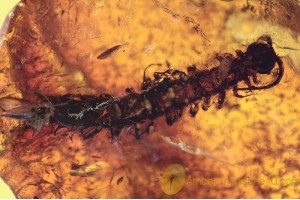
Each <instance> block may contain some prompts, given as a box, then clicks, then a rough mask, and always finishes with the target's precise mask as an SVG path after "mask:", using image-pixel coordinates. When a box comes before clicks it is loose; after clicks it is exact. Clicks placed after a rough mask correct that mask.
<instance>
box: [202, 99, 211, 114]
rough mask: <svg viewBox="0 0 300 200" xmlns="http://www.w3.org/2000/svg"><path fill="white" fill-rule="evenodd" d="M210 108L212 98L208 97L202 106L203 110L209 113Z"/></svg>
mask: <svg viewBox="0 0 300 200" xmlns="http://www.w3.org/2000/svg"><path fill="white" fill-rule="evenodd" d="M209 107H210V96H206V97H205V99H204V103H203V105H202V110H204V111H207V110H208V108H209Z"/></svg>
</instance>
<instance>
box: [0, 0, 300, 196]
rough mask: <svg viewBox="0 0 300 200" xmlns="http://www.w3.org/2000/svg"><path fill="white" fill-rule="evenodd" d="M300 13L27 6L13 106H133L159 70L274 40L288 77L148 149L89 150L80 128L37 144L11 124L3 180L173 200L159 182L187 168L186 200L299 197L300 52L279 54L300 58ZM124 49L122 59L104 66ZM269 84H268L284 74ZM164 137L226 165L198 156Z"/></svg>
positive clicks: (102, 137) (188, 4)
mask: <svg viewBox="0 0 300 200" xmlns="http://www.w3.org/2000/svg"><path fill="white" fill-rule="evenodd" d="M299 13H300V7H299V5H298V3H297V1H293V0H289V1H287V0H280V1H279V0H278V1H272V0H261V1H248V3H247V1H246V0H245V1H244V0H237V1H225V0H224V1H222V0H211V1H210V0H176V1H171V0H161V1H158V0H152V1H150V0H142V1H137V0H119V1H117V0H81V1H74V0H69V1H66V0H23V1H22V3H20V4H19V6H18V7H17V8H16V9H15V11H14V13H13V15H12V16H11V19H10V24H9V28H8V30H7V33H6V34H4V40H3V44H2V47H1V54H0V68H1V74H0V76H1V97H4V96H8V95H11V96H15V97H22V98H25V99H28V100H32V99H33V98H32V96H33V91H34V90H39V91H41V92H42V93H43V94H46V95H62V94H66V93H80V94H94V95H97V94H101V93H109V94H112V95H115V96H123V95H125V93H124V89H125V88H127V87H132V88H133V89H135V90H136V91H139V88H140V84H141V82H142V77H143V71H144V69H145V67H146V66H147V65H149V64H152V63H163V64H165V62H166V61H168V62H169V63H170V64H171V67H172V68H175V69H179V70H183V71H185V69H186V67H187V66H188V65H191V64H195V65H197V67H198V68H200V69H205V68H212V67H214V66H217V65H218V62H217V61H216V59H215V53H217V52H218V53H225V52H229V53H234V51H235V50H236V49H241V50H243V51H245V48H246V45H248V44H250V43H251V42H254V41H255V40H256V39H257V38H258V37H259V36H260V35H262V34H265V33H268V34H270V35H271V36H272V38H273V40H274V42H275V43H276V44H277V45H274V48H275V50H276V52H277V53H278V55H279V56H282V59H283V61H284V67H285V74H284V77H283V80H282V81H281V82H280V84H279V85H277V86H276V87H274V88H272V89H268V90H262V91H255V92H253V95H252V96H249V97H247V98H243V99H238V98H236V97H234V96H233V95H232V91H230V90H228V92H227V97H226V102H225V105H224V107H223V109H221V110H217V109H216V108H215V104H213V105H212V106H211V107H210V108H209V110H208V111H206V112H205V111H202V110H201V111H199V113H198V115H197V116H196V117H195V118H192V117H190V115H189V114H188V109H186V110H185V112H184V114H183V117H182V118H181V119H180V120H179V121H178V122H177V123H175V125H173V126H171V127H169V126H167V125H166V123H165V120H164V118H163V117H162V118H159V119H157V120H155V130H154V132H153V133H151V134H149V135H144V136H143V138H142V140H141V141H137V140H135V138H134V137H133V136H132V135H130V134H129V133H128V132H130V131H132V130H127V131H123V132H122V133H121V136H120V137H119V141H118V144H112V143H111V140H110V139H109V134H108V132H107V131H105V130H104V131H102V132H101V133H99V134H98V135H97V136H95V137H94V138H92V139H89V140H82V138H81V136H80V132H79V130H77V129H76V128H70V129H66V128H65V129H61V130H60V131H58V132H57V134H56V135H53V134H52V133H53V127H51V126H45V127H44V128H43V129H42V130H40V131H39V132H38V133H35V131H34V130H31V129H29V128H28V127H25V126H24V125H23V124H20V123H19V122H17V121H13V120H9V119H5V118H1V119H0V120H1V121H0V122H1V123H0V125H1V132H2V133H1V134H0V139H1V140H0V141H1V146H0V147H1V155H0V176H1V177H2V178H3V179H4V180H5V181H6V182H7V183H8V184H9V185H10V186H11V187H12V189H13V190H14V192H15V194H16V195H17V197H19V198H33V197H38V198H104V197H108V198H129V197H131V198H144V197H148V198H168V197H170V196H167V195H166V194H164V193H163V191H162V190H161V188H160V183H159V178H160V176H161V172H162V171H163V170H164V169H165V168H166V167H167V166H169V165H171V164H174V163H178V164H180V165H182V166H184V167H185V168H186V169H187V182H186V184H185V185H184V187H183V188H182V190H181V191H180V192H178V193H177V194H175V195H174V197H176V198H183V197H185V198H190V197H193V198H221V197H222V198H238V197H239V198H287V197H288V198H295V197H299V191H300V172H299V168H300V161H299V158H300V157H299V153H300V148H299V142H300V139H299V136H300V122H299V116H300V114H299V112H300V107H299V101H300V93H299V90H300V75H299V73H298V71H299V70H297V68H296V67H299V66H297V64H299V63H300V62H299V58H297V55H299V51H297V50H289V49H286V48H285V49H284V48H279V46H281V47H292V48H299V43H297V41H298V38H299V37H298V35H299V31H300V24H299V21H300V17H299V16H300V15H299ZM297 37H298V38H297ZM116 45H123V46H122V49H121V50H120V49H119V50H118V51H116V52H114V53H112V54H111V55H109V56H107V57H106V58H105V59H101V60H99V59H97V56H99V55H100V54H101V53H103V52H105V51H106V50H107V49H110V48H112V47H114V46H116ZM298 57H299V56H298ZM294 66H296V67H294ZM165 69H166V66H165V65H163V66H161V67H153V68H151V69H149V70H148V74H149V75H150V74H152V73H153V72H154V71H164V70H165ZM270 77H271V78H270ZM273 78H274V77H273ZM259 80H260V82H261V84H265V83H267V82H268V81H272V75H264V76H259ZM214 102H216V99H214ZM161 136H169V137H172V138H173V139H174V140H177V141H179V140H181V141H184V143H186V144H188V145H191V146H197V147H200V148H202V149H203V150H205V151H206V152H209V153H210V154H212V155H213V158H214V159H213V158H211V157H207V156H204V155H192V154H188V153H186V152H184V151H182V150H181V149H179V148H176V147H175V146H172V145H170V144H168V143H166V142H165V141H164V140H162V138H161ZM224 161H226V162H224ZM191 180H198V182H192V181H191Z"/></svg>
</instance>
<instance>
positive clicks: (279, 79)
mask: <svg viewBox="0 0 300 200" xmlns="http://www.w3.org/2000/svg"><path fill="white" fill-rule="evenodd" d="M276 62H277V64H278V68H279V69H278V74H277V77H276V79H275V81H273V83H270V84H269V85H265V86H261V87H255V86H249V87H248V88H236V89H237V90H264V89H269V88H271V87H274V86H275V85H278V83H279V82H280V81H281V79H282V77H283V73H284V68H283V62H282V60H281V59H280V58H279V57H278V56H277V58H276Z"/></svg>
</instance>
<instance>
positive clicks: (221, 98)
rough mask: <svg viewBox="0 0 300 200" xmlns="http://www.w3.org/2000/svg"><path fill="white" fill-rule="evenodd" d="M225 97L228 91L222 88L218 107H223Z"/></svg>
mask: <svg viewBox="0 0 300 200" xmlns="http://www.w3.org/2000/svg"><path fill="white" fill-rule="evenodd" d="M225 97H226V92H225V90H222V91H221V92H220V94H219V98H218V109H221V108H222V106H223V104H224V101H225Z"/></svg>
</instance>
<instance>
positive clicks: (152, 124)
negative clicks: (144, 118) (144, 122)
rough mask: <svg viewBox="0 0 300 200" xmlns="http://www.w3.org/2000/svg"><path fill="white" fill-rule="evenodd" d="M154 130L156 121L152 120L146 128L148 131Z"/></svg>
mask: <svg viewBox="0 0 300 200" xmlns="http://www.w3.org/2000/svg"><path fill="white" fill-rule="evenodd" d="M153 131H154V122H153V121H151V122H150V124H148V126H147V128H146V133H152V132H153Z"/></svg>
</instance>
